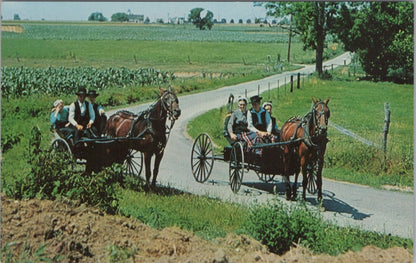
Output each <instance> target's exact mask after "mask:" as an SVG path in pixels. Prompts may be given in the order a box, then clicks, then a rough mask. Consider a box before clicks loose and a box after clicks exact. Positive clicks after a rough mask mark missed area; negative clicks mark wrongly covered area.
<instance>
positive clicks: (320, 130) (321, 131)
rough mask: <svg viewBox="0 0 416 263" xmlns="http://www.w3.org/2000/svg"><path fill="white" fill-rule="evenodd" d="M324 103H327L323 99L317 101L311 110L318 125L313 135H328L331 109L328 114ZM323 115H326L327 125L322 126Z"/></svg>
mask: <svg viewBox="0 0 416 263" xmlns="http://www.w3.org/2000/svg"><path fill="white" fill-rule="evenodd" d="M324 105H325V103H324V102H323V101H318V102H317V103H315V104H314V105H313V106H312V110H311V112H312V118H313V121H314V125H315V127H316V130H315V134H314V135H313V137H317V136H322V135H326V132H327V125H328V118H329V111H328V115H327V114H326V112H325V107H324ZM318 107H319V108H318ZM317 108H318V109H317ZM322 116H324V118H325V126H322V125H321V122H320V121H319V120H320V119H321V118H322Z"/></svg>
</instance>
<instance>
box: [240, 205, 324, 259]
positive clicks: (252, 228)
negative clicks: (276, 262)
mask: <svg viewBox="0 0 416 263" xmlns="http://www.w3.org/2000/svg"><path fill="white" fill-rule="evenodd" d="M322 226H323V221H322V217H321V216H320V214H319V212H315V211H313V210H310V209H307V208H306V206H305V205H304V204H298V205H293V206H288V205H284V204H283V203H282V202H269V203H267V204H262V205H260V206H256V207H254V208H252V209H251V211H250V215H249V217H248V220H247V224H246V229H247V231H248V233H251V234H252V235H253V236H254V238H256V239H257V240H260V241H261V242H262V243H263V244H265V245H266V246H267V247H268V248H269V249H270V250H271V251H272V252H274V253H278V254H283V253H284V252H286V251H288V250H289V249H290V247H291V246H292V245H293V244H302V245H305V246H309V245H311V244H313V243H315V242H316V241H317V240H319V238H320V237H321V235H322V232H321V229H322Z"/></svg>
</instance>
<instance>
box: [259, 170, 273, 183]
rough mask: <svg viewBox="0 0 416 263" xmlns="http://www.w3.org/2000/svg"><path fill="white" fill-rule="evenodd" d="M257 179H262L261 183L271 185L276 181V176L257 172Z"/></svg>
mask: <svg viewBox="0 0 416 263" xmlns="http://www.w3.org/2000/svg"><path fill="white" fill-rule="evenodd" d="M256 174H257V177H258V178H259V179H260V181H262V182H265V183H270V182H271V181H273V179H274V174H266V173H263V172H258V171H256Z"/></svg>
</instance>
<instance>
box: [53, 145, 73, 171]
mask: <svg viewBox="0 0 416 263" xmlns="http://www.w3.org/2000/svg"><path fill="white" fill-rule="evenodd" d="M50 151H51V153H52V154H53V155H56V156H60V158H64V159H65V160H67V161H68V162H67V163H68V166H69V168H70V169H71V170H73V169H74V167H75V160H74V158H73V155H72V150H71V147H70V146H69V144H68V143H67V142H66V141H65V140H64V139H61V138H56V139H55V140H53V141H52V143H51V148H50Z"/></svg>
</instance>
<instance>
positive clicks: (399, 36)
mask: <svg viewBox="0 0 416 263" xmlns="http://www.w3.org/2000/svg"><path fill="white" fill-rule="evenodd" d="M339 13H340V15H338V16H336V17H334V19H333V21H330V23H331V24H333V25H334V27H333V28H332V30H333V32H334V34H336V35H337V36H338V38H339V39H340V40H341V41H342V42H343V43H344V44H345V49H346V50H349V51H352V52H355V53H356V54H357V55H358V56H359V58H360V63H361V65H362V66H363V69H364V71H365V72H366V73H367V74H368V75H370V76H372V77H374V78H375V79H376V80H382V81H385V80H393V81H395V82H405V83H413V68H414V52H413V48H414V40H413V33H414V22H413V21H414V19H413V3H412V2H364V3H360V4H358V3H355V5H354V4H351V3H349V4H346V3H342V4H340V6H339Z"/></svg>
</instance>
